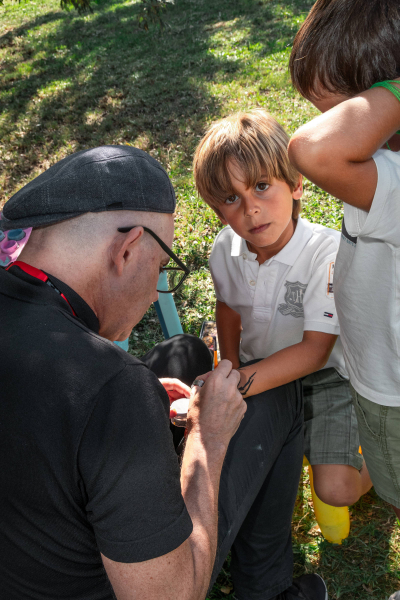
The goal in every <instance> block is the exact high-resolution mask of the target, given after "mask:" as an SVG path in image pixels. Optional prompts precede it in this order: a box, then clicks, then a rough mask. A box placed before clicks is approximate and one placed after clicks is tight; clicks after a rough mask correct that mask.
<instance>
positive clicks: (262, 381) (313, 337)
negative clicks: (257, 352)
mask: <svg viewBox="0 0 400 600" xmlns="http://www.w3.org/2000/svg"><path fill="white" fill-rule="evenodd" d="M336 339H337V335H332V334H330V333H321V332H319V331H305V332H304V334H303V339H302V341H301V342H299V343H298V344H294V345H293V346H288V347H287V348H284V349H283V350H279V352H275V354H272V355H271V356H268V358H264V359H263V360H260V361H259V362H258V363H255V364H253V365H249V366H248V367H242V368H241V369H239V372H240V384H239V391H240V393H241V394H242V395H243V397H244V398H248V397H249V396H254V395H255V394H259V393H261V392H265V390H270V389H272V388H275V387H278V386H280V385H283V384H285V383H289V382H290V381H294V380H295V379H298V378H299V377H305V376H306V375H309V374H310V373H314V372H315V371H318V370H319V369H322V368H323V367H324V366H325V365H326V363H327V361H328V358H329V356H330V353H331V352H332V349H333V346H334V345H335V342H336Z"/></svg>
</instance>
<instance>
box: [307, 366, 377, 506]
mask: <svg viewBox="0 0 400 600" xmlns="http://www.w3.org/2000/svg"><path fill="white" fill-rule="evenodd" d="M303 392H304V424H305V429H304V431H305V450H304V452H305V455H306V457H307V459H308V461H309V462H310V464H311V465H312V467H313V474H314V486H315V491H316V493H317V496H318V497H319V498H320V499H321V500H322V501H323V502H325V503H326V504H330V505H332V506H348V505H349V504H354V502H356V501H357V500H358V499H359V498H360V497H361V496H362V494H364V493H365V492H367V491H368V490H369V488H370V487H371V485H372V483H371V480H370V478H369V474H368V470H367V468H366V466H365V463H364V460H363V456H362V455H361V454H360V452H359V447H360V441H359V435H358V426H357V418H356V414H355V409H354V407H353V403H352V399H351V393H350V386H349V382H348V381H347V380H346V379H344V378H343V377H342V376H341V375H340V374H339V373H338V372H337V371H336V369H333V368H330V369H322V370H321V371H317V372H316V373H312V374H311V375H308V376H307V377H304V378H303Z"/></svg>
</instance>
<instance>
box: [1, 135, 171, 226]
mask: <svg viewBox="0 0 400 600" xmlns="http://www.w3.org/2000/svg"><path fill="white" fill-rule="evenodd" d="M175 204H176V201H175V193H174V189H173V187H172V184H171V182H170V180H169V177H168V175H167V173H166V172H165V170H164V169H163V168H162V166H161V165H160V163H159V162H157V161H156V160H155V159H154V158H152V157H151V156H149V155H148V154H147V153H146V152H143V150H139V149H138V148H133V147H132V146H100V147H99V148H93V149H92V150H82V151H81V152H76V153H75V154H71V156H67V158H64V159H63V160H60V162H58V163H56V164H55V165H53V166H52V167H50V169H48V170H47V171H45V172H44V173H42V174H41V175H39V176H38V177H36V179H34V180H33V181H31V182H30V183H28V184H27V185H25V186H24V187H23V188H22V189H20V190H19V191H18V192H17V193H16V194H14V196H12V197H11V198H10V200H9V201H8V202H6V204H5V206H4V209H3V216H2V219H1V220H0V229H4V230H5V229H18V228H20V227H39V226H40V225H49V224H51V223H57V222H59V221H65V220H66V219H71V218H72V217H78V216H79V215H82V214H84V213H87V212H102V211H106V210H143V211H149V212H159V213H173V212H174V211H175Z"/></svg>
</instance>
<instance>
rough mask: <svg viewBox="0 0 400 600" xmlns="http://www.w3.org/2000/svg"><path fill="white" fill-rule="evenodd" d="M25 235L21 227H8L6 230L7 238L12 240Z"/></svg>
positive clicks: (22, 237)
mask: <svg viewBox="0 0 400 600" xmlns="http://www.w3.org/2000/svg"><path fill="white" fill-rule="evenodd" d="M25 236H26V233H25V231H24V230H23V229H10V231H9V232H8V239H9V240H14V241H15V242H19V241H20V240H23V239H24V237H25Z"/></svg>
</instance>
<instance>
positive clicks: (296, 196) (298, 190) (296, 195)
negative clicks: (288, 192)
mask: <svg viewBox="0 0 400 600" xmlns="http://www.w3.org/2000/svg"><path fill="white" fill-rule="evenodd" d="M302 195H303V175H301V174H300V175H299V180H298V182H297V185H296V187H295V188H294V190H293V192H292V198H293V200H300V198H301V197H302Z"/></svg>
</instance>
